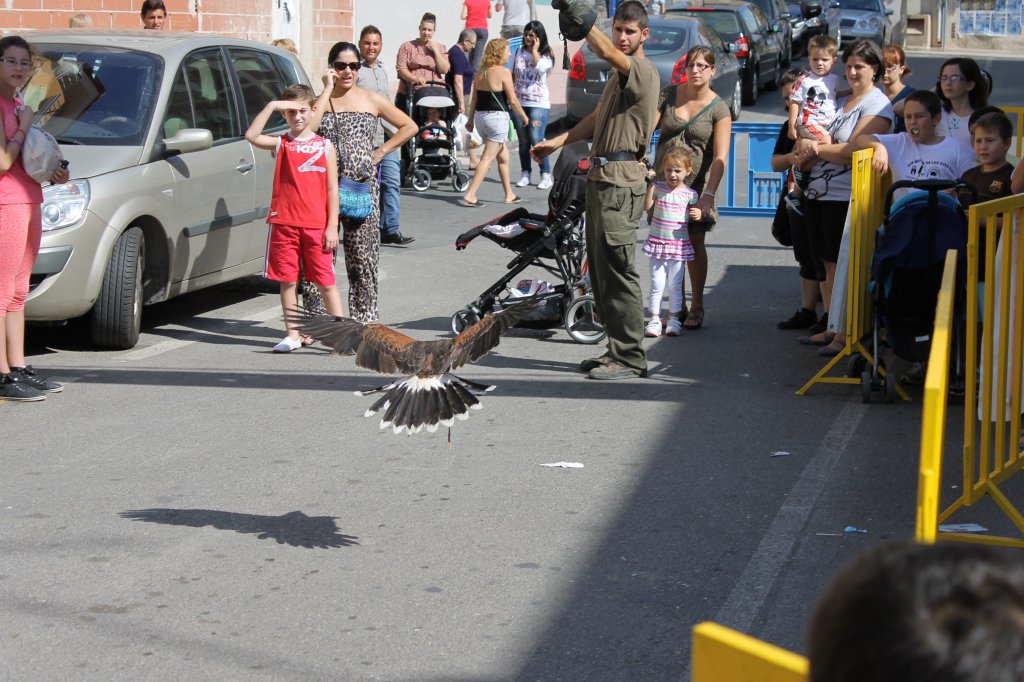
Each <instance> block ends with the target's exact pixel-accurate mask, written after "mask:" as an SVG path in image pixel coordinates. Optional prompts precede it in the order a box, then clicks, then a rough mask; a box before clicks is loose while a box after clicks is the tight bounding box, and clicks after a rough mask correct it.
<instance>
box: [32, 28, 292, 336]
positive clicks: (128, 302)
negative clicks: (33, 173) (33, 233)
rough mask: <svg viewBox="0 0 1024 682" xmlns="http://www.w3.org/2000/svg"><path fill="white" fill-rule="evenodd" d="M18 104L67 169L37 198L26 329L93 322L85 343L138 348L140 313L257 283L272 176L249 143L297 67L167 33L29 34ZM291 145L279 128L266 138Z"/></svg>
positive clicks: (269, 161) (205, 38)
mask: <svg viewBox="0 0 1024 682" xmlns="http://www.w3.org/2000/svg"><path fill="white" fill-rule="evenodd" d="M31 43H32V47H33V50H34V51H35V59H34V65H33V66H34V73H33V76H32V79H31V80H30V81H29V83H28V84H27V86H26V87H25V89H24V92H23V97H24V98H25V100H26V102H27V103H28V104H29V105H31V106H32V108H33V109H34V110H36V112H37V121H36V125H39V126H40V127H42V128H43V129H45V130H47V131H48V132H50V134H52V135H53V136H54V137H55V138H56V139H57V141H58V143H59V144H60V145H61V150H62V151H63V153H64V156H65V158H66V159H68V160H69V161H70V167H69V169H68V170H69V171H70V173H71V181H70V182H68V183H67V184H65V185H60V186H55V187H49V186H48V187H44V188H43V207H42V213H43V238H42V245H41V248H40V250H39V258H38V260H37V262H36V265H35V268H34V269H33V271H32V279H31V291H30V292H29V297H28V301H27V304H26V309H25V312H26V318H27V319H29V320H42V321H59V320H67V319H70V318H75V317H79V316H82V315H88V316H89V319H90V329H91V337H92V340H93V342H94V343H95V344H96V345H98V346H102V347H108V348H122V349H123V348H131V347H132V346H134V345H135V343H136V342H137V341H138V337H139V326H140V321H141V319H142V309H143V306H144V305H147V304H151V303H157V302H159V301H165V300H167V299H169V298H172V297H174V296H177V295H179V294H183V293H186V292H189V291H195V290H198V289H202V288H204V287H208V286H211V285H214V284H219V283H221V282H226V281H228V280H232V279H236V278H239V277H244V276H249V275H253V274H258V273H260V272H261V271H262V269H263V259H264V253H265V242H266V235H267V225H266V216H267V213H268V210H269V205H270V193H271V183H272V180H273V174H274V160H273V158H272V157H271V155H270V154H268V153H264V152H259V151H256V150H254V149H253V148H252V146H251V145H250V144H249V143H248V142H246V140H245V138H244V137H243V133H244V132H245V130H246V128H248V126H249V122H250V121H251V120H252V119H253V118H254V117H255V116H256V114H257V113H259V111H260V110H261V109H262V108H263V106H264V105H265V104H266V103H267V102H269V101H271V100H274V99H278V98H279V97H280V95H281V92H282V91H283V90H284V88H285V87H287V86H288V85H291V84H293V83H306V84H308V83H309V79H308V78H307V77H306V74H305V72H304V71H303V69H302V66H301V65H300V64H299V62H298V60H297V58H296V57H295V55H293V54H292V53H290V52H287V51H285V50H281V49H278V48H274V47H270V46H269V45H264V44H262V43H256V42H251V41H246V40H234V39H230V38H224V37H221V36H214V35H203V34H195V33H169V32H163V31H113V30H107V31H90V30H83V31H77V30H76V31H54V32H39V33H33V34H32V36H31ZM286 129H287V126H286V125H285V123H284V120H283V119H281V118H280V117H275V118H273V119H271V121H270V123H269V124H268V126H267V128H266V132H268V133H274V132H280V131H284V130H286Z"/></svg>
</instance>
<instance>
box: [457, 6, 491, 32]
mask: <svg viewBox="0 0 1024 682" xmlns="http://www.w3.org/2000/svg"><path fill="white" fill-rule="evenodd" d="M462 4H463V5H465V6H466V10H467V11H466V28H482V29H484V30H487V10H489V9H490V8H491V0H465V2H463V3H462Z"/></svg>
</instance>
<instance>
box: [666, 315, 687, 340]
mask: <svg viewBox="0 0 1024 682" xmlns="http://www.w3.org/2000/svg"><path fill="white" fill-rule="evenodd" d="M682 332H683V323H682V322H680V321H679V318H678V317H670V318H668V324H667V325H665V336H679V335H680V334H681V333H682Z"/></svg>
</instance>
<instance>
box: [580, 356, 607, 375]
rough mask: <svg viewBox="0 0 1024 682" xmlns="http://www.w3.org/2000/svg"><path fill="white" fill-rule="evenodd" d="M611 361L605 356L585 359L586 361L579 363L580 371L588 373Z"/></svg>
mask: <svg viewBox="0 0 1024 682" xmlns="http://www.w3.org/2000/svg"><path fill="white" fill-rule="evenodd" d="M611 361H612V359H611V358H610V357H608V356H607V355H602V356H601V357H599V358H587V359H586V360H584V361H583V362H581V363H580V371H581V372H589V371H590V370H592V369H595V368H597V367H601V366H603V365H607V364H608V363H609V362H611Z"/></svg>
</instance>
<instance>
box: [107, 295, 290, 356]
mask: <svg viewBox="0 0 1024 682" xmlns="http://www.w3.org/2000/svg"><path fill="white" fill-rule="evenodd" d="M280 314H281V307H280V306H275V307H273V308H267V309H266V310H261V311H260V312H258V313H253V314H252V315H248V316H246V317H243V318H241V321H242V322H266V321H267V320H270V319H273V318H274V317H276V316H278V315H280ZM204 336H206V332H202V333H201V332H191V333H189V334H186V335H185V336H183V337H182V338H180V339H168V340H166V341H161V342H160V343H156V344H154V345H152V346H148V347H146V348H140V349H139V350H134V351H131V352H130V353H127V354H126V355H123V356H122V357H121V360H123V361H126V362H130V361H132V360H145V359H146V358H151V357H153V356H154V355H160V354H161V353H169V352H170V351H172V350H178V349H179V348H183V347H185V346H188V345H191V344H193V343H195V342H196V341H200V340H202V339H203V337H204Z"/></svg>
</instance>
